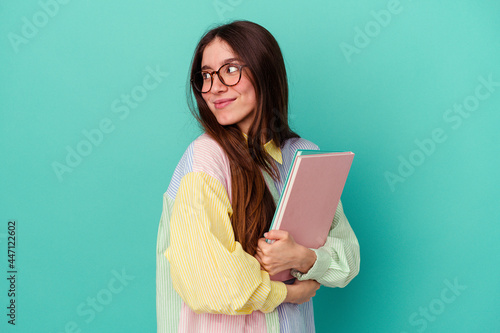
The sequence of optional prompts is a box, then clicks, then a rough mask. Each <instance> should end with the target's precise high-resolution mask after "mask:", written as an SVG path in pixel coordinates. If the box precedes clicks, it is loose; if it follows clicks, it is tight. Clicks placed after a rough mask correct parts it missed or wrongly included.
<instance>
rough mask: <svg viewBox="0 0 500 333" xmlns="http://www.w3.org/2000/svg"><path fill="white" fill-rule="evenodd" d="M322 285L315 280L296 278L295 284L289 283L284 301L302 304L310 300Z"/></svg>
mask: <svg viewBox="0 0 500 333" xmlns="http://www.w3.org/2000/svg"><path fill="white" fill-rule="evenodd" d="M320 286H321V285H320V284H319V283H318V282H317V281H315V280H305V281H299V280H295V282H294V284H287V285H286V289H287V294H286V298H285V300H284V301H283V303H295V304H302V303H305V302H308V301H309V300H310V299H311V297H314V296H315V295H316V290H318V289H319V287H320Z"/></svg>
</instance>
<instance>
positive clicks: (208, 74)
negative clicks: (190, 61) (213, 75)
mask: <svg viewBox="0 0 500 333" xmlns="http://www.w3.org/2000/svg"><path fill="white" fill-rule="evenodd" d="M201 77H202V78H203V80H210V73H209V72H201Z"/></svg>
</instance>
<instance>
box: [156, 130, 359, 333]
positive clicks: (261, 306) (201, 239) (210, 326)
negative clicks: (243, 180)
mask: <svg viewBox="0 0 500 333" xmlns="http://www.w3.org/2000/svg"><path fill="white" fill-rule="evenodd" d="M264 148H265V149H266V151H267V152H268V153H269V154H270V155H271V157H272V158H273V159H274V160H275V161H276V165H277V167H278V170H279V173H280V180H279V181H274V180H273V179H272V178H271V177H270V176H269V175H268V174H267V172H263V175H264V178H265V180H266V183H267V185H268V187H269V189H270V191H271V193H272V194H273V198H274V200H275V202H277V200H278V198H279V195H280V193H281V191H282V190H283V185H284V181H285V180H286V175H287V172H288V169H289V168H290V164H291V162H292V159H293V156H294V154H295V151H296V150H297V149H318V147H317V146H316V145H314V144H313V143H311V142H310V141H307V140H305V139H302V138H292V139H289V140H287V141H286V142H285V143H284V144H283V147H281V149H280V148H279V147H277V146H276V145H275V144H274V142H273V141H272V140H271V141H269V142H268V143H266V144H265V146H264ZM231 197H232V196H231V173H230V166H229V159H228V157H227V155H226V154H225V152H224V151H223V149H222V147H220V146H219V144H218V143H217V142H216V141H215V140H213V139H212V138H210V136H208V135H207V134H202V135H201V136H199V137H198V138H197V139H196V140H194V141H193V142H192V143H191V144H190V145H189V147H188V148H187V150H186V152H185V153H184V155H183V156H182V158H181V161H180V162H179V164H178V165H177V167H176V169H175V171H174V175H173V177H172V180H171V182H170V185H169V186H168V189H167V191H166V192H165V194H164V195H163V211H162V215H161V218H160V225H159V228H158V239H157V253H156V256H157V259H156V260H157V262H156V264H157V271H156V307H157V330H158V332H162V333H163V332H255V333H257V332H259V333H260V332H282V333H288V332H301V333H302V332H314V315H313V306H312V300H311V301H309V302H306V303H304V304H301V305H297V304H291V303H283V300H284V299H285V297H286V287H285V285H284V284H283V283H282V282H275V281H271V280H270V278H269V274H268V273H267V272H266V271H263V270H261V268H260V264H259V262H258V261H257V260H256V259H255V258H254V257H253V256H251V255H250V254H248V253H246V252H245V251H244V250H243V249H242V247H241V244H240V243H239V242H236V241H235V239H234V233H233V229H232V225H231V221H230V217H231V215H232V206H231ZM312 250H313V251H315V253H316V256H317V259H316V262H315V263H314V265H313V266H312V268H311V269H310V270H309V271H308V272H307V273H305V274H302V273H300V272H298V271H292V275H294V276H295V277H296V278H297V279H299V280H308V279H314V280H316V281H318V282H319V283H321V284H322V285H325V286H328V287H344V286H345V285H347V284H348V283H349V281H351V280H352V278H354V276H356V275H357V274H358V272H359V261H360V260H359V244H358V241H357V239H356V236H355V235H354V232H353V231H352V229H351V227H350V225H349V222H348V221H347V219H346V217H345V215H344V212H343V208H342V204H341V203H339V206H338V208H337V211H336V213H335V217H334V220H333V222H332V227H331V229H330V232H329V235H328V238H327V241H326V243H325V245H324V246H323V247H321V248H319V249H312Z"/></svg>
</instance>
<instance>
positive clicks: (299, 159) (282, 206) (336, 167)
mask: <svg viewBox="0 0 500 333" xmlns="http://www.w3.org/2000/svg"><path fill="white" fill-rule="evenodd" d="M353 158H354V153H352V152H332V151H322V150H297V151H296V153H295V155H294V158H293V161H292V164H291V166H290V170H289V171H288V175H287V179H286V182H285V186H284V187H283V191H282V192H281V196H280V199H279V202H278V205H277V207H276V211H275V213H274V217H273V221H272V223H271V227H270V230H286V231H288V232H289V233H290V234H291V235H292V237H293V239H294V240H295V242H296V243H298V244H300V245H303V246H305V247H307V248H314V249H317V248H320V247H321V246H323V245H324V244H325V242H326V238H327V236H328V232H329V231H330V227H331V225H332V222H333V217H334V216H335V212H336V210H337V206H338V203H339V200H340V196H341V194H342V191H343V189H344V185H345V182H346V180H347V175H348V174H349V170H350V168H351V164H352V160H353ZM290 279H293V276H292V275H291V274H290V271H289V270H286V271H283V272H280V273H278V274H275V275H273V276H271V280H274V281H286V280H290Z"/></svg>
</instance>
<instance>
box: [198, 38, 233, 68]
mask: <svg viewBox="0 0 500 333" xmlns="http://www.w3.org/2000/svg"><path fill="white" fill-rule="evenodd" d="M235 58H237V56H236V54H235V53H234V51H233V49H232V48H231V46H229V44H228V43H226V42H225V41H224V40H222V39H220V38H215V39H214V40H213V41H211V42H210V43H209V44H208V45H207V46H206V47H205V50H204V51H203V55H202V59H201V67H202V68H213V69H214V68H219V67H220V66H222V65H224V64H225V63H227V62H228V61H231V60H234V59H235Z"/></svg>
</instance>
